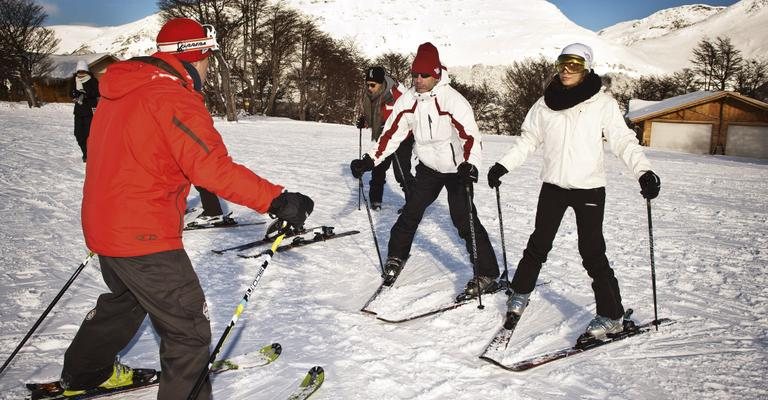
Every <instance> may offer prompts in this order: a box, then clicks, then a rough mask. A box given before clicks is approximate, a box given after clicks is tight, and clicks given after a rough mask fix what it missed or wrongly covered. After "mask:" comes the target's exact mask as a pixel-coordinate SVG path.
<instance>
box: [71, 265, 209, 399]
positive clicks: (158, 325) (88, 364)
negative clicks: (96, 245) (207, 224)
mask: <svg viewBox="0 0 768 400" xmlns="http://www.w3.org/2000/svg"><path fill="white" fill-rule="evenodd" d="M99 261H100V263H101V273H102V276H103V277H104V282H105V283H106V284H107V287H109V290H110V291H111V293H105V294H102V295H101V296H99V299H98V301H97V302H96V308H94V309H93V310H91V312H89V313H88V315H87V316H86V317H85V320H84V321H83V323H82V325H80V329H79V330H78V331H77V335H76V336H75V338H74V340H73V341H72V343H71V344H70V346H69V348H68V349H67V351H66V353H65V354H64V368H63V370H62V372H61V380H62V382H64V383H65V385H67V387H68V388H70V389H73V390H78V389H87V388H91V387H95V386H98V385H99V384H101V383H102V382H104V381H105V380H107V378H109V376H110V375H111V374H112V365H113V363H114V360H115V357H116V356H117V354H118V353H119V352H120V351H121V350H122V349H123V348H125V347H126V346H127V345H128V343H129V342H130V341H131V339H132V338H133V336H134V335H135V334H136V331H137V330H138V329H139V327H140V326H141V324H142V322H143V321H144V317H145V316H146V315H147V313H149V318H150V321H152V325H153V326H154V328H155V330H156V331H157V333H158V335H159V336H160V367H161V369H162V371H163V373H162V375H161V376H160V388H159V391H158V394H157V398H158V399H161V400H169V399H186V398H187V395H188V394H189V392H190V391H191V390H192V386H193V385H194V383H195V381H196V380H197V377H198V376H199V374H200V372H201V371H202V370H203V368H205V366H206V364H207V363H208V357H209V356H210V353H209V352H210V349H209V346H210V343H211V327H210V322H209V321H208V309H207V306H206V303H205V295H204V294H203V290H202V288H201V287H200V282H199V281H198V279H197V275H196V274H195V271H194V269H193V268H192V263H191V262H190V261H189V257H187V253H186V252H185V251H184V250H172V251H165V252H161V253H155V254H150V255H146V256H140V257H125V258H115V257H106V256H99ZM210 395H211V386H210V383H209V382H206V383H205V385H204V386H203V389H202V390H201V392H200V395H199V396H198V399H208V398H210Z"/></svg>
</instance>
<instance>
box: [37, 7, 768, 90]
mask: <svg viewBox="0 0 768 400" xmlns="http://www.w3.org/2000/svg"><path fill="white" fill-rule="evenodd" d="M767 1H768V0H742V1H741V2H739V3H736V4H734V5H732V6H730V7H727V8H723V7H710V6H705V5H694V6H682V7H677V8H672V9H668V10H662V11H659V12H657V13H655V14H653V15H651V16H649V17H648V18H645V19H642V20H638V21H629V22H623V23H620V24H617V25H615V26H612V27H609V28H606V29H604V30H602V31H601V32H600V33H595V32H592V31H590V30H588V29H585V28H582V27H580V26H578V25H577V24H575V23H574V22H572V21H571V20H569V19H568V18H567V17H566V16H565V15H563V13H562V12H561V11H560V10H559V9H558V8H557V7H556V6H555V5H553V4H551V3H549V2H547V1H544V0H529V1H525V2H522V1H504V2H467V1H464V0H443V1H440V2H426V3H423V4H420V5H419V10H418V13H414V12H413V4H412V2H411V1H410V0H380V1H378V2H377V4H376V7H375V10H376V12H372V10H373V9H372V7H371V5H370V4H369V3H367V2H361V1H357V0H287V2H286V4H288V5H290V6H292V7H295V8H297V9H299V10H301V11H302V12H303V13H305V14H307V15H309V16H311V17H312V18H314V19H315V20H316V22H317V23H318V25H319V26H320V27H321V29H323V30H325V31H327V32H330V33H331V35H332V36H334V37H336V38H337V39H350V40H354V41H355V42H356V44H357V45H358V46H359V48H360V49H361V50H362V51H363V52H364V53H365V54H366V55H368V56H369V57H376V56H378V55H380V54H382V53H384V52H389V51H396V52H402V53H413V52H415V50H416V47H417V46H418V44H420V43H422V42H425V41H431V42H433V43H434V44H435V45H436V46H437V47H438V49H439V50H440V55H441V59H442V61H443V63H444V64H445V65H446V66H447V67H448V68H449V72H451V74H452V75H454V76H458V77H459V78H460V79H461V80H462V81H465V82H480V81H482V80H490V81H491V82H493V81H494V79H495V78H498V77H499V76H500V75H501V74H502V72H503V69H504V66H505V65H509V64H511V63H512V62H513V61H520V60H522V59H524V58H527V57H532V58H537V57H539V56H544V57H547V58H554V57H556V56H557V54H559V52H560V50H561V49H562V47H563V46H565V45H566V44H569V43H573V42H583V43H587V44H589V45H590V46H592V48H593V49H594V52H595V65H596V70H597V72H598V73H604V72H609V71H611V72H623V73H626V74H627V75H630V76H637V75H641V74H656V73H670V72H674V71H677V70H679V69H680V68H683V67H685V66H687V65H688V59H689V58H690V50H691V49H692V48H693V47H694V46H695V45H696V43H697V42H698V41H699V40H700V39H701V38H703V37H710V38H714V37H717V36H729V37H731V39H732V40H733V43H734V44H736V45H737V47H738V48H739V49H741V50H742V51H743V52H744V54H745V55H746V56H750V57H751V56H755V55H762V54H765V53H766V52H768V11H767V10H768V7H766V2H767ZM489 3H492V4H493V5H492V6H489V5H488V4H489ZM160 25H161V24H160V20H159V17H158V16H157V15H152V16H149V17H146V18H144V19H142V20H139V21H136V22H133V23H130V24H126V25H122V26H117V27H105V28H93V27H83V26H62V25H59V26H52V28H53V29H54V31H55V32H56V34H57V37H59V38H60V39H61V40H62V42H61V45H60V46H59V49H60V52H61V53H70V52H73V51H79V52H97V53H102V52H111V53H113V54H117V55H118V56H120V57H130V56H134V55H145V54H147V53H150V52H152V51H153V50H154V38H155V36H156V34H157V31H158V30H159V29H160Z"/></svg>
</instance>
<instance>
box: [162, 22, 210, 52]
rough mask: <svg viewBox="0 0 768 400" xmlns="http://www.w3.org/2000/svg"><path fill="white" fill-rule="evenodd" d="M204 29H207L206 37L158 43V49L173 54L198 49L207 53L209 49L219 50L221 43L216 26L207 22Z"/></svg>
mask: <svg viewBox="0 0 768 400" xmlns="http://www.w3.org/2000/svg"><path fill="white" fill-rule="evenodd" d="M203 29H205V38H201V39H187V40H180V41H177V42H164V43H158V44H157V50H158V51H160V52H163V53H173V54H175V53H184V52H187V51H196V50H200V51H201V52H202V53H205V52H207V51H208V50H211V51H216V50H218V49H219V43H218V42H216V28H214V27H213V25H209V24H205V25H203Z"/></svg>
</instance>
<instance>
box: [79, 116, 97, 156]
mask: <svg viewBox="0 0 768 400" xmlns="http://www.w3.org/2000/svg"><path fill="white" fill-rule="evenodd" d="M91 120H93V115H90V114H86V115H77V114H75V140H77V145H78V146H80V150H81V151H82V152H83V158H85V157H86V155H87V153H88V149H87V143H88V134H89V133H90V132H91Z"/></svg>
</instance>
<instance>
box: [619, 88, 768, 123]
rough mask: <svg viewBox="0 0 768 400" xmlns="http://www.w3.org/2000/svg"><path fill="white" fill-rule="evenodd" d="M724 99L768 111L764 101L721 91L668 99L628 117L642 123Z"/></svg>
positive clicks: (638, 110) (696, 93) (633, 111)
mask: <svg viewBox="0 0 768 400" xmlns="http://www.w3.org/2000/svg"><path fill="white" fill-rule="evenodd" d="M722 98H732V99H735V100H737V101H741V102H744V103H747V104H750V105H752V106H754V107H757V108H760V109H762V110H766V111H768V104H766V103H763V102H762V101H759V100H756V99H753V98H751V97H747V96H743V95H741V94H739V93H737V92H729V91H719V92H707V91H699V92H692V93H687V94H684V95H680V96H675V97H670V98H668V99H665V100H662V101H659V102H657V103H654V104H651V105H647V106H645V107H642V108H639V109H637V110H632V111H630V112H628V113H627V115H626V117H627V118H628V119H629V120H630V121H632V122H634V123H637V122H642V121H645V120H648V119H651V118H655V117H658V116H662V115H666V114H669V113H672V112H675V111H679V110H682V109H686V108H690V107H694V106H697V105H699V104H704V103H709V102H712V101H717V100H720V99H722Z"/></svg>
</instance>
